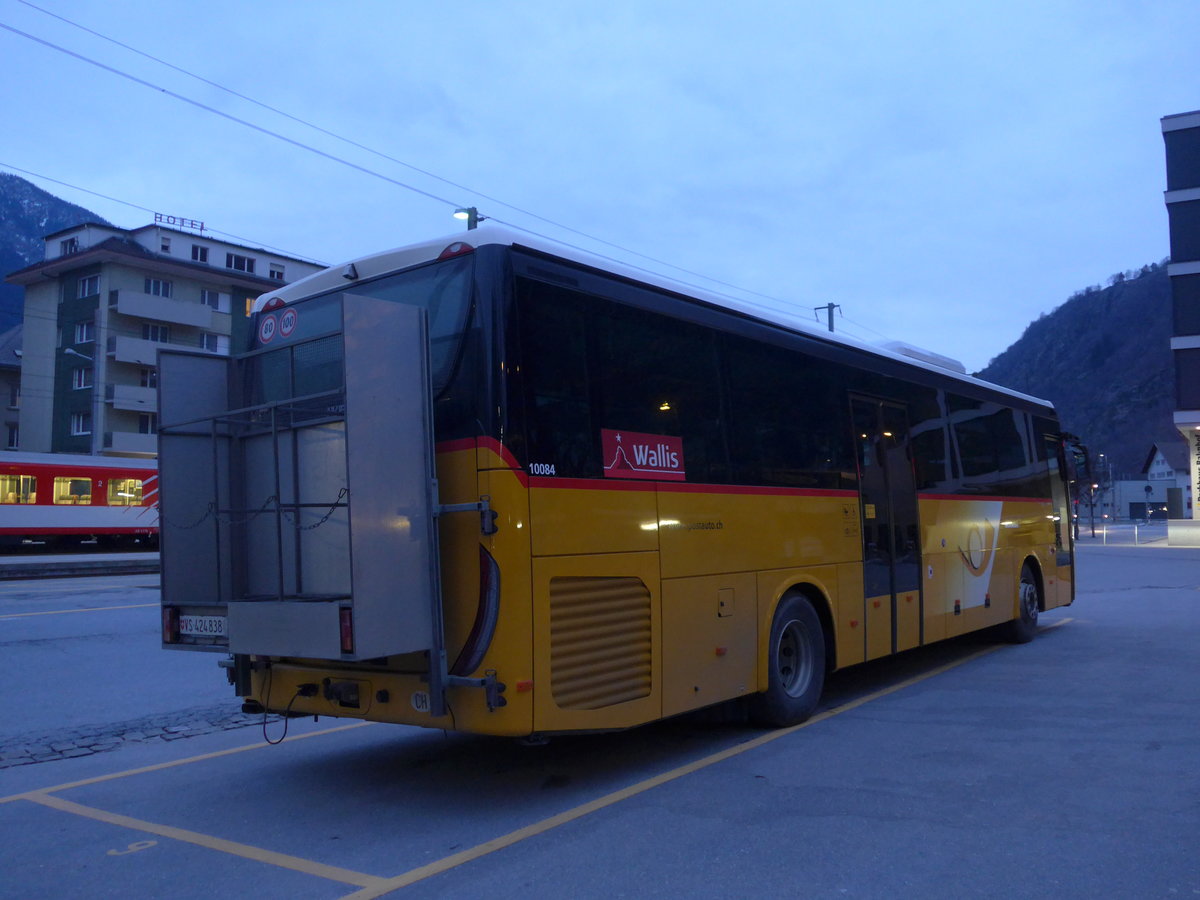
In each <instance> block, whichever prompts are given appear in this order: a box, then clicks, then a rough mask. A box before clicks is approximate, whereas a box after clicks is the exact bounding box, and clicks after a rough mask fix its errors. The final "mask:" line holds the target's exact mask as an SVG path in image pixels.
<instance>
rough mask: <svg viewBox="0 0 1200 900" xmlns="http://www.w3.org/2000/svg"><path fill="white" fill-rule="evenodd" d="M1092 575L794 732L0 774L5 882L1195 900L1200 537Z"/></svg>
mask: <svg viewBox="0 0 1200 900" xmlns="http://www.w3.org/2000/svg"><path fill="white" fill-rule="evenodd" d="M1079 568H1080V578H1079V585H1080V591H1079V597H1078V600H1077V602H1076V604H1075V606H1073V607H1071V608H1069V609H1066V610H1060V611H1054V612H1052V613H1049V614H1045V615H1043V617H1042V632H1041V633H1040V634H1039V635H1038V637H1037V639H1036V640H1035V641H1033V642H1032V643H1031V644H1028V645H1023V646H1011V645H1004V644H995V643H991V642H989V641H987V640H986V639H981V638H974V639H969V640H962V641H955V642H950V643H946V644H942V645H935V646H933V647H930V648H924V649H922V650H919V651H914V652H911V653H907V654H904V655H902V656H901V657H899V658H897V659H894V660H891V661H887V662H883V663H874V664H870V665H868V666H863V667H859V668H856V669H853V670H849V671H847V672H845V673H841V674H839V675H837V676H835V677H834V679H833V680H832V683H831V684H830V687H829V691H828V693H827V696H826V703H825V706H824V709H823V712H821V713H820V714H819V715H818V716H816V717H815V718H814V719H813V720H811V721H810V722H808V723H806V724H805V725H803V726H800V727H798V728H795V729H785V730H781V731H771V732H768V731H761V730H757V729H752V728H749V727H747V726H745V725H740V724H737V723H724V724H717V723H712V722H707V721H698V720H693V719H688V720H677V721H671V722H665V723H660V724H657V725H654V726H650V727H647V728H641V729H636V730H634V731H630V732H626V733H622V734H610V735H591V736H578V737H571V738H564V739H558V740H555V741H553V742H551V743H550V744H549V745H548V746H544V747H525V746H521V745H519V744H516V743H514V742H510V741H500V740H495V739H487V738H478V737H471V736H464V735H443V734H441V733H440V732H428V731H422V730H418V729H408V728H401V727H396V726H385V725H364V724H360V723H355V722H347V721H344V720H338V721H326V720H321V721H320V722H316V723H314V722H311V721H309V720H303V721H301V720H296V721H293V722H292V723H291V731H290V734H289V736H288V738H287V739H286V740H285V741H283V743H281V744H278V745H275V746H272V745H269V744H267V743H266V742H265V741H264V740H263V734H262V732H261V731H260V730H259V727H258V726H257V725H254V726H246V727H236V728H230V729H228V730H223V729H222V730H211V731H208V732H204V733H198V734H196V735H194V736H186V737H184V738H182V739H178V740H173V741H169V742H130V743H126V744H123V745H121V746H119V747H117V748H115V749H113V750H111V751H109V752H97V753H92V754H89V755H86V756H80V757H78V758H66V759H56V760H53V761H48V762H44V763H38V764H29V765H20V766H14V767H11V768H7V769H4V770H0V828H2V829H3V833H4V834H5V841H4V845H3V850H2V851H0V854H2V856H0V858H2V860H3V866H2V868H3V870H4V878H3V880H2V881H0V896H3V897H14V898H16V897H22V898H27V897H34V896H37V897H78V896H88V897H109V896H112V897H117V896H120V897H129V896H138V897H140V896H171V897H216V896H240V895H250V894H253V895H255V896H260V897H314V898H318V897H319V898H333V897H355V898H367V897H379V896H386V895H391V896H406V897H410V896H411V897H464V896H482V895H487V896H488V897H522V898H528V897H530V896H534V897H540V896H556V897H557V896H573V897H641V896H647V895H651V894H657V895H665V896H671V897H675V896H680V897H683V896H686V897H718V896H721V897H728V896H750V895H761V896H771V897H776V896H778V897H795V896H804V897H809V896H812V897H826V896H828V897H834V896H837V897H847V896H849V897H884V896H887V897H896V896H902V897H908V896H912V897H916V896H922V897H952V896H953V897H960V896H984V897H1044V896H1047V895H1054V896H1058V897H1085V896H1086V897H1160V896H1161V897H1178V896H1197V895H1200V863H1198V862H1197V857H1196V853H1195V847H1196V846H1197V844H1198V843H1200V774H1197V771H1196V770H1197V767H1198V763H1200V752H1198V748H1200V718H1198V716H1197V710H1198V709H1200V641H1198V640H1197V638H1198V637H1200V550H1186V549H1174V548H1166V547H1163V546H1136V547H1135V546H1113V545H1108V546H1105V545H1102V544H1098V543H1089V542H1087V541H1084V542H1083V544H1082V546H1081V547H1080V551H1079ZM131 614H136V613H131ZM153 614H154V610H153V609H149V610H147V627H148V628H149V630H150V631H151V632H152V633H153V632H154V630H155V628H156V627H157V620H156V618H155V616H154V615H153ZM13 621H16V620H13ZM163 656H164V657H166V658H164V659H162V660H161V664H162V665H163V666H168V665H170V664H171V661H172V658H173V655H172V654H168V653H164V654H163ZM8 674H9V675H10V677H11V676H12V675H13V673H11V672H10V673H8ZM30 674H31V673H28V672H27V673H25V677H29V675H30ZM213 677H216V676H215V670H214V676H213ZM231 703H232V701H231ZM267 727H268V734H269V735H270V736H271V737H272V738H273V739H274V738H276V737H278V736H279V734H280V732H281V730H282V724H281V723H278V722H272V723H269V724H268V726H267Z"/></svg>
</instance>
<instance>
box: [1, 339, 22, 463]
mask: <svg viewBox="0 0 1200 900" xmlns="http://www.w3.org/2000/svg"><path fill="white" fill-rule="evenodd" d="M0 410H2V411H3V413H2V415H0V418H2V419H3V422H2V423H0V424H2V425H3V428H4V431H3V437H4V443H3V444H0V447H2V448H4V449H5V450H16V449H17V444H18V441H19V435H20V431H21V421H20V412H21V326H20V325H14V326H13V327H12V328H10V329H9V330H8V331H6V332H4V333H3V334H0Z"/></svg>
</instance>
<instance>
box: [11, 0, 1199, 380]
mask: <svg viewBox="0 0 1200 900" xmlns="http://www.w3.org/2000/svg"><path fill="white" fill-rule="evenodd" d="M37 5H38V6H39V7H41V8H42V9H45V10H49V11H50V12H53V13H55V14H56V15H58V16H62V17H65V18H67V19H70V20H71V21H72V22H74V23H76V24H77V25H82V26H85V27H86V28H88V29H91V30H92V31H95V32H99V33H101V34H103V35H104V36H106V37H108V38H112V39H115V40H118V41H121V42H123V43H125V44H128V45H129V46H130V47H133V48H136V49H137V50H140V51H143V52H144V53H148V54H152V55H154V56H157V57H159V58H161V59H163V60H166V61H167V62H169V63H171V64H172V65H174V66H178V67H180V68H182V69H185V70H187V71H188V72H191V73H194V74H196V75H200V76H202V77H204V78H206V79H209V80H210V81H212V82H216V83H218V84H220V85H222V86H224V87H226V88H230V89H233V90H235V91H237V92H239V93H241V94H244V95H246V96H248V97H250V98H253V99H254V100H257V101H259V102H261V103H264V104H268V105H270V106H272V107H275V108H277V109H279V110H282V111H284V112H286V113H289V114H291V115H293V116H297V117H299V118H302V119H304V120H306V121H308V122H311V123H313V124H316V125H319V126H320V127H322V128H324V129H326V130H328V131H331V132H334V133H336V134H337V135H340V136H342V137H345V138H348V139H350V140H353V141H355V142H357V143H359V144H362V145H365V146H366V147H369V148H372V149H374V150H377V151H379V152H381V153H383V154H386V155H387V156H390V157H393V158H394V159H395V160H399V161H401V162H403V163H407V164H408V166H412V167H416V169H420V170H424V172H426V173H431V174H432V175H435V176H439V177H440V178H443V179H446V180H447V181H450V182H454V183H455V184H457V185H460V186H461V187H456V186H452V185H449V184H447V183H445V182H443V181H439V180H437V179H436V178H433V177H430V176H429V175H427V174H422V173H421V172H418V171H416V170H414V169H413V168H408V167H406V166H404V165H401V164H399V163H397V162H393V161H390V160H387V159H384V158H382V157H380V156H378V155H373V154H371V153H369V152H366V151H364V150H362V149H358V148H355V147H352V146H350V145H348V144H346V143H343V142H341V141H339V140H336V139H334V138H332V137H330V136H328V135H324V134H321V133H319V132H317V131H314V130H312V129H310V128H306V127H304V126H303V125H301V124H299V123H297V122H295V121H291V120H289V119H287V118H284V117H281V116H279V115H277V114H274V113H272V112H269V111H266V110H264V109H263V108H261V107H258V106H255V105H253V104H251V103H249V102H247V101H245V100H242V99H239V98H237V97H235V96H232V95H230V94H228V93H225V92H223V91H221V90H219V89H218V88H216V87H213V86H211V85H206V84H204V83H201V82H200V81H197V80H195V79H193V78H191V77H188V76H187V75H185V74H182V73H180V72H178V71H173V70H172V69H170V68H166V67H164V66H163V65H160V64H159V63H156V62H153V61H151V60H149V59H146V58H144V57H142V56H139V55H137V54H135V53H133V52H130V51H129V50H127V49H124V48H122V47H120V46H117V45H115V44H113V43H111V42H110V41H106V40H104V39H103V38H101V37H97V36H96V35H93V34H89V33H87V32H85V31H83V30H80V29H79V28H77V27H75V25H72V24H69V23H67V22H64V21H62V20H60V19H55V18H53V17H51V16H49V15H46V14H45V13H44V12H40V11H38V9H35V8H33V7H31V6H29V5H27V4H25V3H22V2H20V0H0V24H3V25H6V26H9V27H10V28H15V29H18V30H20V31H23V32H26V33H27V34H31V35H35V36H37V37H38V38H41V39H42V40H44V41H49V42H51V43H53V44H56V45H59V46H60V47H63V48H66V49H69V50H70V51H72V52H74V53H77V54H80V55H82V56H86V57H89V58H91V59H93V60H96V61H98V62H102V63H103V64H104V65H106V66H109V67H111V68H114V69H118V70H120V71H122V72H125V73H128V74H129V75H132V76H134V77H136V78H139V79H142V80H143V81H146V82H150V83H151V84H152V85H154V86H155V88H154V89H151V88H147V87H146V86H143V85H141V84H137V83H135V82H133V81H130V80H128V79H126V78H123V77H121V76H120V75H117V74H114V73H111V72H108V71H105V70H102V69H100V68H97V67H95V66H94V65H91V64H89V63H87V62H84V61H82V60H80V59H78V58H75V57H72V56H68V55H67V54H65V53H63V52H62V51H60V50H55V49H52V48H50V47H47V46H45V45H43V44H38V43H35V42H34V41H32V40H30V39H29V38H28V37H23V36H20V35H18V34H14V33H13V32H12V31H9V30H0V67H2V73H3V84H4V88H3V89H2V90H0V120H2V121H3V122H4V126H5V127H4V139H3V141H0V164H2V165H3V166H6V167H17V168H19V169H25V170H29V171H33V172H37V173H39V174H41V175H44V176H48V177H50V178H54V179H59V180H60V181H64V182H69V183H70V184H73V185H78V186H80V187H84V188H88V189H90V190H93V191H98V192H100V193H102V194H107V195H109V196H111V197H114V198H117V199H119V200H123V201H126V202H128V203H132V204H135V205H136V206H140V207H145V208H146V209H149V210H157V211H161V212H164V213H170V214H175V215H182V216H187V217H190V218H194V219H201V220H203V221H204V222H205V223H206V224H207V225H208V226H209V227H211V228H214V229H218V230H220V231H221V232H224V233H226V234H230V235H236V236H238V237H239V238H242V239H246V240H247V241H248V242H250V243H254V244H256V245H265V246H271V247H277V248H281V249H283V250H285V251H287V252H289V253H292V254H294V255H300V256H305V257H311V258H315V259H318V260H321V261H324V262H328V263H337V262H341V261H345V260H347V259H351V258H354V257H357V256H362V255H365V254H367V253H372V252H375V251H378V250H382V249H386V248H388V247H393V246H398V245H402V244H405V243H409V242H412V241H416V240H423V239H426V238H429V237H433V236H437V235H439V234H445V233H450V232H453V231H455V230H456V229H458V228H460V227H461V226H460V225H459V224H458V223H456V222H455V221H454V220H453V219H451V218H450V214H451V212H452V211H453V208H454V207H455V206H457V205H476V206H478V207H479V210H480V212H481V213H482V214H483V215H492V216H494V217H496V218H498V219H502V220H504V221H506V222H510V223H513V224H516V225H519V226H523V227H526V228H529V229H531V230H533V231H536V232H538V233H540V234H543V235H547V236H551V237H555V238H560V239H564V240H567V241H569V242H571V243H573V244H576V245H578V246H581V247H584V248H586V249H589V250H592V251H598V252H600V253H603V254H606V255H611V256H614V257H618V258H622V259H625V260H627V261H630V262H633V263H636V264H639V265H644V266H648V267H650V268H654V269H656V270H659V271H661V272H662V273H663V274H666V275H669V276H671V277H676V278H680V279H682V280H685V281H688V282H692V283H701V282H700V281H699V280H698V279H697V277H696V276H695V275H691V274H684V273H681V272H679V271H677V270H673V269H670V268H669V267H668V266H667V265H666V263H670V264H673V265H675V266H679V267H681V268H682V269H685V270H690V271H692V272H697V273H702V274H704V275H707V276H710V277H711V278H714V279H719V280H720V281H722V282H729V283H733V284H736V285H739V286H742V287H744V288H745V289H747V290H748V291H752V292H754V293H755V294H765V295H769V296H770V297H773V298H777V299H778V302H779V303H780V304H785V305H789V304H790V305H792V306H794V308H795V309H798V310H800V311H802V312H803V313H804V314H808V311H809V310H810V309H811V308H812V307H815V306H819V305H823V304H825V303H829V302H833V303H838V304H840V305H841V307H842V311H843V314H844V318H842V319H839V320H838V321H837V322H836V326H837V328H838V329H844V330H845V331H846V332H848V333H850V334H853V335H855V336H856V337H860V338H864V339H868V340H880V339H894V340H903V341H908V342H910V343H915V344H919V345H922V346H925V347H928V348H930V349H932V350H935V351H937V352H940V353H943V354H946V355H949V356H954V357H957V358H959V359H961V360H962V361H963V362H964V363H965V364H966V366H967V368H968V370H969V371H974V370H977V369H979V368H981V367H983V366H984V365H985V364H986V363H987V362H988V360H989V359H991V358H992V357H994V356H996V355H997V354H999V353H1000V352H1002V351H1003V350H1004V349H1005V348H1006V347H1007V346H1008V345H1009V344H1011V343H1012V342H1013V341H1015V340H1016V339H1017V338H1018V337H1019V336H1020V334H1021V332H1022V331H1023V329H1024V328H1025V326H1026V325H1027V324H1028V323H1029V322H1030V321H1032V320H1033V319H1035V318H1037V317H1038V316H1039V315H1041V314H1042V313H1045V312H1049V311H1050V310H1052V309H1053V308H1054V307H1056V306H1057V305H1059V304H1060V303H1062V302H1063V301H1064V300H1066V299H1067V297H1069V296H1070V295H1071V294H1072V293H1073V292H1074V291H1076V290H1078V289H1081V288H1084V287H1087V286H1088V285H1090V284H1097V283H1103V282H1105V281H1106V280H1107V278H1108V276H1110V275H1111V274H1113V273H1115V272H1118V271H1121V270H1124V269H1130V268H1139V267H1141V266H1142V265H1144V264H1145V263H1149V262H1156V261H1158V260H1161V259H1162V258H1164V257H1165V256H1166V255H1167V252H1168V245H1167V225H1166V213H1165V210H1164V207H1163V198H1162V191H1163V189H1164V185H1165V174H1164V165H1163V150H1162V135H1161V128H1160V124H1159V119H1160V117H1162V116H1163V115H1168V114H1171V113H1177V112H1186V111H1189V110H1194V109H1197V108H1200V53H1198V52H1197V50H1196V38H1197V35H1200V2H1197V0H1127V2H1120V0H1037V2H1025V0H1006V2H970V0H952V2H939V0H924V2H916V0H913V2H909V3H903V2H854V0H844V2H841V3H828V2H819V3H818V2H807V0H792V2H755V0H749V2H742V3H737V4H725V3H721V4H717V3H712V2H705V0H702V2H698V3H681V2H674V0H656V2H652V0H641V2H633V0H606V2H604V3H595V2H591V3H586V4H584V3H575V2H572V0H553V2H548V0H536V2H517V0H511V2H508V3H505V2H497V0H492V2H474V0H459V2H455V3H437V4H431V3H409V2H401V0H394V2H382V0H380V2H352V0H346V2H343V3H338V4H334V3H330V2H320V3H318V2H307V0H287V2H284V0H254V2H245V0H238V2H232V0H208V2H205V3H202V4H201V3H187V4H185V3H181V2H166V3H156V4H148V3H137V4H133V3H112V2H107V0H106V2H98V0H74V2H61V0H37ZM167 91H170V92H175V93H177V94H181V95H184V96H186V97H188V98H191V99H192V100H194V101H196V102H197V103H200V104H204V105H206V106H210V107H212V108H214V109H216V110H220V111H221V112H223V113H226V114H228V115H231V116H235V117H237V118H240V119H244V120H246V121H249V122H252V123H254V124H255V125H257V126H259V127H261V128H265V129H268V130H270V131H275V132H278V133H280V134H282V135H285V136H287V137H288V138H290V139H292V140H294V141H297V142H300V143H302V144H307V145H310V146H312V147H314V148H317V149H319V150H321V151H322V152H324V153H328V154H332V155H335V156H338V157H342V158H344V159H346V160H348V161H350V162H352V163H354V164H355V165H358V166H361V167H363V168H366V169H370V170H373V171H375V172H377V173H379V174H381V175H383V176H386V178H388V179H393V180H395V181H399V182H404V183H405V184H408V185H411V186H412V187H415V188H418V189H419V190H420V191H424V192H426V193H428V194H432V195H435V196H436V197H438V198H441V199H440V200H438V199H431V198H429V197H426V196H422V195H421V194H420V193H417V192H415V191H412V190H407V189H405V188H403V187H400V186H398V185H396V184H393V183H391V182H389V181H385V180H382V179H380V178H377V177H374V176H372V175H370V174H367V173H364V172H362V171H358V170H355V169H351V168H349V167H347V166H344V165H341V164H339V163H336V162H333V161H331V160H329V159H327V158H323V157H320V156H317V155H315V154H313V153H311V152H308V151H306V150H304V149H301V148H299V147H297V146H295V145H294V144H289V143H286V142H284V141H281V140H279V139H278V138H275V137H271V136H268V135H266V134H263V133H262V132H259V131H255V130H252V129H251V128H248V127H246V126H245V125H240V124H237V123H235V122H232V121H230V120H229V119H226V118H222V117H220V116H218V115H216V114H214V113H212V112H209V111H205V110H203V109H200V108H198V107H196V106H194V105H190V104H188V103H186V102H184V101H182V100H179V99H176V98H175V97H172V96H171V95H170V94H168V93H166V92H167ZM7 171H14V170H13V169H12V168H8V169H7ZM16 174H22V173H20V172H17V173H16ZM24 177H28V176H24ZM30 180H32V181H34V182H35V183H37V184H39V185H40V186H41V187H44V188H45V189H47V190H49V191H51V192H52V193H54V194H56V195H58V196H60V197H63V198H65V199H67V200H70V201H71V202H74V203H79V204H80V205H83V206H86V207H88V208H89V209H92V210H94V211H96V212H97V213H99V214H100V215H102V216H104V217H106V218H108V219H109V220H111V221H113V222H115V223H117V224H119V225H122V226H125V227H137V226H139V225H143V224H146V223H147V222H149V221H150V219H151V215H150V213H148V212H144V211H141V210H138V209H135V208H130V207H128V206H123V205H121V204H119V203H116V202H112V201H108V200H103V199H101V198H99V197H95V196H92V195H89V194H85V193H82V192H80V191H76V190H71V189H69V188H66V187H63V186H62V185H59V184H54V183H51V182H48V181H45V180H42V179H38V178H30ZM481 194H482V195H487V197H486V198H485V197H484V196H480V195H481ZM487 198H492V199H487ZM443 201H444V202H443ZM498 201H503V203H506V204H511V206H504V205H502V204H501V203H500V202H498ZM512 207H516V208H517V209H514V208H512ZM527 213H533V214H536V215H537V216H540V217H543V218H544V219H549V220H551V221H552V222H555V223H562V224H566V225H569V226H570V227H571V228H574V229H577V230H578V231H581V232H585V233H586V234H587V235H590V236H594V237H595V238H599V239H601V240H603V241H607V242H611V243H613V244H618V245H620V246H622V247H624V248H629V249H630V250H633V251H636V252H638V253H641V254H645V255H647V256H650V257H653V258H655V259H657V260H661V261H662V263H648V262H646V261H645V260H644V259H641V258H639V257H635V256H628V255H626V254H624V253H622V252H621V251H618V250H614V249H613V248H612V247H610V246H606V245H604V244H596V243H594V242H592V241H589V240H588V239H587V238H585V237H581V236H580V235H578V234H573V233H570V232H567V231H564V230H562V229H561V228H559V227H556V225H553V224H548V223H547V222H546V221H542V220H539V219H537V218H533V217H532V216H530V215H528V214H527ZM715 287H716V288H717V289H719V290H726V288H722V287H720V286H719V285H715ZM751 299H754V300H756V301H758V302H767V301H762V300H761V298H760V297H754V296H752V297H751ZM1070 337H1071V336H1070V335H1064V340H1070Z"/></svg>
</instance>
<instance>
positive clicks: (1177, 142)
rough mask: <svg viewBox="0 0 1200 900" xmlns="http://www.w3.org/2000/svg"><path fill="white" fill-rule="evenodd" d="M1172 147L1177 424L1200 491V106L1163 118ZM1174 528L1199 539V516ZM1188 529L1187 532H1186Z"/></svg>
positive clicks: (1174, 538)
mask: <svg viewBox="0 0 1200 900" xmlns="http://www.w3.org/2000/svg"><path fill="white" fill-rule="evenodd" d="M1162 131H1163V142H1164V143H1165V144H1166V152H1167V192H1166V202H1167V221H1168V224H1169V226H1170V231H1171V263H1170V265H1169V266H1168V267H1167V274H1168V275H1169V276H1170V278H1171V301H1172V307H1173V309H1174V329H1173V334H1174V337H1172V338H1171V350H1172V351H1173V354H1174V357H1175V427H1176V428H1178V429H1179V430H1180V432H1181V433H1182V434H1183V436H1184V438H1185V439H1186V440H1187V442H1188V450H1189V456H1190V466H1189V468H1190V481H1191V484H1192V486H1193V488H1194V490H1193V494H1194V496H1196V497H1200V111H1196V112H1189V113H1180V114H1178V115H1173V116H1166V117H1165V118H1164V119H1163V120H1162ZM1197 507H1200V504H1193V507H1192V515H1191V519H1192V523H1194V524H1192V523H1189V527H1187V528H1184V527H1180V528H1178V529H1176V530H1173V531H1172V534H1171V538H1170V540H1171V543H1189V544H1197V545H1200V521H1197V518H1196V516H1197ZM1185 535H1187V537H1185Z"/></svg>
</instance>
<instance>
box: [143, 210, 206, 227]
mask: <svg viewBox="0 0 1200 900" xmlns="http://www.w3.org/2000/svg"><path fill="white" fill-rule="evenodd" d="M154 224H155V225H170V226H172V227H174V228H189V229H191V230H192V231H203V230H204V223H203V222H201V221H198V220H197V219H185V218H184V217H183V216H166V215H163V214H162V213H155V214H154Z"/></svg>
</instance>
